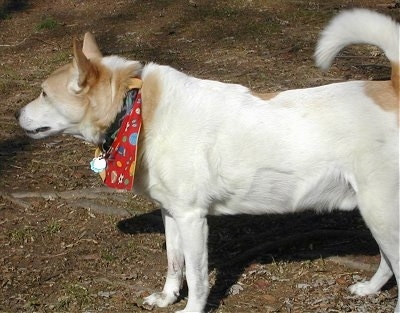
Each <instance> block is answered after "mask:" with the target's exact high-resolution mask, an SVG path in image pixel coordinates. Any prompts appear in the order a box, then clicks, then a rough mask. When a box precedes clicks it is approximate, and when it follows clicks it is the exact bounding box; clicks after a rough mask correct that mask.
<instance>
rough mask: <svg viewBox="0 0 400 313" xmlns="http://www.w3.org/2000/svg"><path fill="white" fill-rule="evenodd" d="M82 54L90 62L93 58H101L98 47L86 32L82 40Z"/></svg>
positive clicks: (91, 36)
mask: <svg viewBox="0 0 400 313" xmlns="http://www.w3.org/2000/svg"><path fill="white" fill-rule="evenodd" d="M82 51H83V54H84V55H85V56H86V57H87V58H88V59H89V60H90V59H95V58H102V57H103V54H102V53H101V52H100V49H99V46H98V45H97V42H96V40H95V39H94V37H93V35H92V34H91V33H89V32H87V33H86V34H85V36H84V38H83V48H82Z"/></svg>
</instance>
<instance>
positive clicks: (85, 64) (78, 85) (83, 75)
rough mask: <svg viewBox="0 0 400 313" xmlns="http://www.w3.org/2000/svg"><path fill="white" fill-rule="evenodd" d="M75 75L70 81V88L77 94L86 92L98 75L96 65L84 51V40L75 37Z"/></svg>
mask: <svg viewBox="0 0 400 313" xmlns="http://www.w3.org/2000/svg"><path fill="white" fill-rule="evenodd" d="M73 47H74V59H73V69H74V75H73V77H72V80H71V81H70V83H69V89H70V90H71V91H72V92H73V93H76V94H82V93H86V92H87V91H88V90H89V88H90V86H92V85H93V84H94V83H95V81H96V80H97V77H98V70H97V68H96V66H95V65H94V64H93V63H92V62H90V60H89V59H88V58H87V57H86V55H85V54H84V53H83V47H82V42H80V41H79V40H77V39H74V42H73Z"/></svg>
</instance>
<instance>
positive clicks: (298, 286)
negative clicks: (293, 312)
mask: <svg viewBox="0 0 400 313" xmlns="http://www.w3.org/2000/svg"><path fill="white" fill-rule="evenodd" d="M310 287H311V285H309V284H297V285H296V288H298V289H307V288H310Z"/></svg>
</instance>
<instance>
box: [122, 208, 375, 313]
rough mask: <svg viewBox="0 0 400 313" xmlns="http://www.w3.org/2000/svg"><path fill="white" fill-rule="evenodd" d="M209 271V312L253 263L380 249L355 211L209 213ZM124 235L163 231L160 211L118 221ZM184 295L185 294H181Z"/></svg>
mask: <svg viewBox="0 0 400 313" xmlns="http://www.w3.org/2000/svg"><path fill="white" fill-rule="evenodd" d="M208 224H209V244H208V246H209V271H213V270H215V272H216V280H215V284H214V285H213V286H212V287H211V291H210V296H209V299H208V308H207V311H210V310H211V311H213V309H215V308H216V307H218V306H219V303H221V300H222V299H223V298H224V297H226V295H227V294H228V292H229V290H230V288H231V287H232V285H233V284H235V283H236V282H237V281H238V279H239V278H240V276H241V275H242V273H243V272H244V270H245V268H246V267H247V266H249V265H250V264H252V263H261V264H268V263H271V262H279V261H293V260H314V259H319V258H325V257H329V256H337V255H376V254H379V249H378V246H377V244H376V243H375V241H374V239H373V237H372V236H371V234H370V232H369V230H368V229H367V227H366V226H365V224H364V222H363V220H362V218H361V216H360V215H359V212H358V211H357V210H355V211H353V212H336V211H335V212H332V213H327V214H316V213H313V212H305V213H299V214H287V215H261V216H252V215H236V216H218V217H216V216H210V217H208ZM118 228H119V229H120V230H121V231H122V232H124V233H128V234H135V233H153V232H163V231H164V227H163V223H162V219H161V213H160V211H159V210H155V211H153V212H150V213H147V214H143V215H138V216H135V217H132V218H129V219H126V220H122V221H120V222H119V223H118ZM183 296H184V295H183Z"/></svg>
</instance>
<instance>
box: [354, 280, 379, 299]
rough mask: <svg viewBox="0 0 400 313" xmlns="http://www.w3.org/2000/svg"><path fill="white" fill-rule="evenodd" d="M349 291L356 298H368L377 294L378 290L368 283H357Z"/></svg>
mask: <svg viewBox="0 0 400 313" xmlns="http://www.w3.org/2000/svg"><path fill="white" fill-rule="evenodd" d="M349 290H350V292H351V293H352V294H354V295H357V296H368V295H371V294H374V293H377V292H378V291H379V290H376V287H375V286H371V283H370V282H369V281H365V282H359V283H356V284H354V285H351V286H350V287H349Z"/></svg>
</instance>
